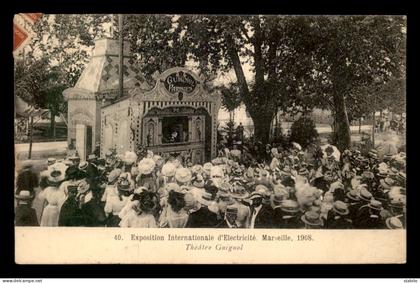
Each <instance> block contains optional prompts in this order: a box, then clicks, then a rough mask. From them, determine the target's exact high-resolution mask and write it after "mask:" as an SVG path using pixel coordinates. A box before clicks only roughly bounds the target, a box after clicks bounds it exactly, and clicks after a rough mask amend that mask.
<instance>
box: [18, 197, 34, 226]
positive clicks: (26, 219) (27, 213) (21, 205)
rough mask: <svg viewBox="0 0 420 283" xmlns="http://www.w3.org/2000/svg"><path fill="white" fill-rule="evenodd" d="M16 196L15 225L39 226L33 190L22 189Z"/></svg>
mask: <svg viewBox="0 0 420 283" xmlns="http://www.w3.org/2000/svg"><path fill="white" fill-rule="evenodd" d="M15 198H16V200H17V207H16V211H15V225H16V226H39V224H38V218H37V217H36V211H35V209H33V208H32V200H33V195H32V194H31V192H30V191H27V190H23V189H22V190H20V192H19V194H18V195H15Z"/></svg>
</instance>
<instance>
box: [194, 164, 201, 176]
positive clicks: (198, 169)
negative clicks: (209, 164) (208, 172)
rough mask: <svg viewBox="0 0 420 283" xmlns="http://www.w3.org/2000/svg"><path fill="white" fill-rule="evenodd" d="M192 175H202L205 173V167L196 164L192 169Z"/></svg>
mask: <svg viewBox="0 0 420 283" xmlns="http://www.w3.org/2000/svg"><path fill="white" fill-rule="evenodd" d="M191 172H192V173H196V174H201V173H202V172H203V166H201V165H200V164H196V165H194V166H193V167H192V168H191Z"/></svg>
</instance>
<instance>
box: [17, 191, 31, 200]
mask: <svg viewBox="0 0 420 283" xmlns="http://www.w3.org/2000/svg"><path fill="white" fill-rule="evenodd" d="M15 198H16V199H17V200H21V201H28V200H32V199H34V198H35V194H31V192H30V191H26V190H22V191H20V192H19V194H18V195H15Z"/></svg>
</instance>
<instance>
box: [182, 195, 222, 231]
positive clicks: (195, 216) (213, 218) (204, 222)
mask: <svg viewBox="0 0 420 283" xmlns="http://www.w3.org/2000/svg"><path fill="white" fill-rule="evenodd" d="M197 201H198V202H199V203H200V205H201V207H200V209H198V210H197V211H195V212H193V213H191V214H190V216H189V218H188V221H187V224H186V227H187V228H214V227H216V225H217V223H218V221H217V214H216V213H215V212H213V211H211V210H210V209H209V207H211V206H212V205H213V199H212V195H211V194H210V193H208V192H203V193H202V194H201V196H199V197H198V198H197Z"/></svg>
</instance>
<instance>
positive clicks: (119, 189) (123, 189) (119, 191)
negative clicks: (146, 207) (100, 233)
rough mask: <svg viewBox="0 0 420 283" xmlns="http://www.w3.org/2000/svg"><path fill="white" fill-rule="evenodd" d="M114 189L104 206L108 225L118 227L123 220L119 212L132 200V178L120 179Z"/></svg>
mask: <svg viewBox="0 0 420 283" xmlns="http://www.w3.org/2000/svg"><path fill="white" fill-rule="evenodd" d="M113 189H114V191H113V193H112V194H109V196H108V197H107V199H106V202H105V207H104V211H105V214H106V215H107V226H108V227H118V225H119V223H120V221H121V218H120V217H119V216H118V214H119V213H120V212H121V210H122V209H123V208H124V207H125V205H126V204H127V202H128V201H129V200H130V195H131V193H132V187H131V184H130V180H128V179H127V178H121V179H119V180H118V182H117V184H116V186H114V187H113Z"/></svg>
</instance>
